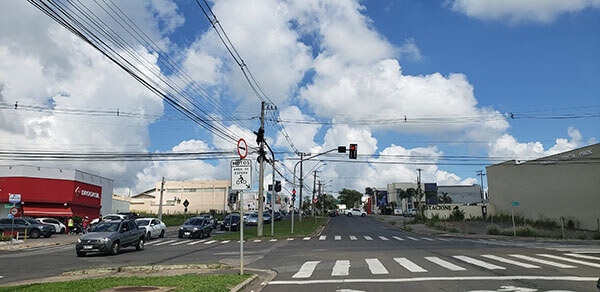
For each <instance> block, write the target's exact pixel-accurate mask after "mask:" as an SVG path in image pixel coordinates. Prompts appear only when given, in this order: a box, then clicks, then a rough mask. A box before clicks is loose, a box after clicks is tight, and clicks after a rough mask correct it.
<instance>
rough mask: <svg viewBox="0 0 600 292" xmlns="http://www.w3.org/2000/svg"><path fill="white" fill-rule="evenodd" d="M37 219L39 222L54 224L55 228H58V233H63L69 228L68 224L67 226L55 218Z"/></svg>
mask: <svg viewBox="0 0 600 292" xmlns="http://www.w3.org/2000/svg"><path fill="white" fill-rule="evenodd" d="M35 220H37V222H40V223H42V224H46V225H54V230H56V232H55V233H58V234H63V233H65V231H66V230H67V226H65V224H63V223H62V222H60V221H58V220H56V219H54V218H35Z"/></svg>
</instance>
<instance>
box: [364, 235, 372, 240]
mask: <svg viewBox="0 0 600 292" xmlns="http://www.w3.org/2000/svg"><path fill="white" fill-rule="evenodd" d="M363 237H364V238H365V239H366V240H373V237H371V236H367V235H365V236H363Z"/></svg>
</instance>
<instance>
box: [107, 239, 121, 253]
mask: <svg viewBox="0 0 600 292" xmlns="http://www.w3.org/2000/svg"><path fill="white" fill-rule="evenodd" d="M120 249H121V246H120V245H119V242H118V241H115V242H113V244H112V245H111V246H110V254H112V255H118V254H119V250H120Z"/></svg>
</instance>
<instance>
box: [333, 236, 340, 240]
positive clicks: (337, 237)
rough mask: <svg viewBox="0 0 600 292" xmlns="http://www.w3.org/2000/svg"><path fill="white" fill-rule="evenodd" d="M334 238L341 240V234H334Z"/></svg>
mask: <svg viewBox="0 0 600 292" xmlns="http://www.w3.org/2000/svg"><path fill="white" fill-rule="evenodd" d="M333 239H334V240H342V236H341V235H336V236H334V237H333Z"/></svg>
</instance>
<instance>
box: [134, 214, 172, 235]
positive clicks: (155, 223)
mask: <svg viewBox="0 0 600 292" xmlns="http://www.w3.org/2000/svg"><path fill="white" fill-rule="evenodd" d="M135 224H137V226H138V227H139V228H144V229H146V240H150V239H152V238H154V237H160V238H163V237H165V231H166V229H167V226H166V225H165V223H163V222H162V221H160V219H157V218H138V219H135Z"/></svg>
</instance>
